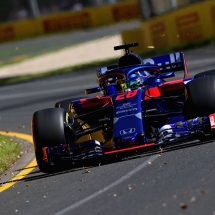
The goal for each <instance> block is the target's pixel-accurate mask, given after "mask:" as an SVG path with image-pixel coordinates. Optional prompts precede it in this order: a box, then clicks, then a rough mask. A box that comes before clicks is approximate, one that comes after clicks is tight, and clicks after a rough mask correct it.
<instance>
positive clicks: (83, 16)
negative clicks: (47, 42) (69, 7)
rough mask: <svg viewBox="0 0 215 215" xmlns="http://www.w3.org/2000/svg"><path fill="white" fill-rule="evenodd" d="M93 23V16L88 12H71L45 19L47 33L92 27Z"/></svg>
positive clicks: (44, 25) (44, 24)
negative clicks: (67, 14)
mask: <svg viewBox="0 0 215 215" xmlns="http://www.w3.org/2000/svg"><path fill="white" fill-rule="evenodd" d="M91 24H92V22H91V17H90V14H89V13H88V12H83V13H78V14H71V15H69V16H65V17H59V18H52V19H51V18H49V19H45V20H44V21H43V27H44V31H45V32H47V33H51V32H58V31H67V30H71V29H78V28H86V27H90V26H91Z"/></svg>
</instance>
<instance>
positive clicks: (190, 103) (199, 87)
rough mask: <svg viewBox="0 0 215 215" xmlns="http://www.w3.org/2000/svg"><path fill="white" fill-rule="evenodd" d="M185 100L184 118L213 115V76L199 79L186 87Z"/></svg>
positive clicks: (214, 89) (214, 111) (214, 104)
mask: <svg viewBox="0 0 215 215" xmlns="http://www.w3.org/2000/svg"><path fill="white" fill-rule="evenodd" d="M186 89H187V100H186V102H185V106H184V112H185V113H186V118H195V117H200V116H207V115H209V114H211V113H215V76H206V77H199V78H197V79H194V80H193V81H190V82H189V83H188V84H187V85H186Z"/></svg>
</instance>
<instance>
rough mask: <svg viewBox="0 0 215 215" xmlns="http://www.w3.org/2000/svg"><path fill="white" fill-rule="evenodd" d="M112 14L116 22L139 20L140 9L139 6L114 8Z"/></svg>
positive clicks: (129, 5)
mask: <svg viewBox="0 0 215 215" xmlns="http://www.w3.org/2000/svg"><path fill="white" fill-rule="evenodd" d="M112 14H113V18H114V21H115V22H119V21H122V20H129V19H134V18H139V17H140V8H139V6H138V4H127V5H120V6H114V7H113V8H112Z"/></svg>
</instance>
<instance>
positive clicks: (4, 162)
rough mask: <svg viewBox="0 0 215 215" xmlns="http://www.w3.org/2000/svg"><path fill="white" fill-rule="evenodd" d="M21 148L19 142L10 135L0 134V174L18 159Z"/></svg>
mask: <svg viewBox="0 0 215 215" xmlns="http://www.w3.org/2000/svg"><path fill="white" fill-rule="evenodd" d="M20 150H21V149H20V146H19V144H18V143H16V142H14V141H13V140H11V138H10V137H6V136H3V135H0V174H2V173H3V172H4V171H5V170H6V169H7V168H9V167H10V165H11V164H13V163H14V162H15V161H16V160H17V159H18V156H19V154H20Z"/></svg>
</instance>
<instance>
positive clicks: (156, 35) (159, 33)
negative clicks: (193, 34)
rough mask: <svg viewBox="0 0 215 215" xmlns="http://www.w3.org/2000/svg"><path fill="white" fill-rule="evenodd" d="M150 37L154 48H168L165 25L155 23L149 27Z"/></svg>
mask: <svg viewBox="0 0 215 215" xmlns="http://www.w3.org/2000/svg"><path fill="white" fill-rule="evenodd" d="M150 36H151V38H152V42H153V45H154V46H155V48H162V47H166V46H168V40H167V35H166V25H165V23H164V22H156V23H155V24H153V25H151V26H150Z"/></svg>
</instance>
